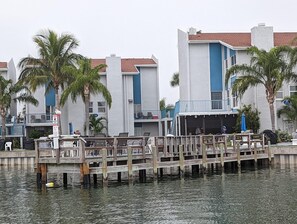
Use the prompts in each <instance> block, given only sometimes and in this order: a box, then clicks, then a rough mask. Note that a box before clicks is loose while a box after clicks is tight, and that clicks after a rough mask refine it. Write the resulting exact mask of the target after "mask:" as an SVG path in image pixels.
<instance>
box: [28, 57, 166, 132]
mask: <svg viewBox="0 0 297 224" xmlns="http://www.w3.org/2000/svg"><path fill="white" fill-rule="evenodd" d="M91 63H92V66H97V65H99V64H106V65H107V67H106V69H104V70H103V71H101V72H100V75H101V78H100V81H101V82H102V83H103V84H104V85H105V86H106V87H107V89H108V90H109V92H110V93H111V96H112V106H111V108H108V105H107V103H106V102H105V100H104V98H103V97H102V95H101V94H99V95H91V99H90V105H89V112H90V114H93V115H94V116H97V117H104V118H106V125H107V134H108V135H110V136H115V135H118V134H119V133H121V132H128V133H129V135H130V136H131V135H136V136H137V135H143V134H144V133H145V132H149V133H150V134H151V135H155V136H157V135H160V134H162V133H165V134H166V131H167V130H165V131H164V130H163V131H162V126H164V123H162V122H165V120H166V119H163V120H162V119H161V113H160V110H159V73H158V61H157V59H156V58H155V57H154V56H152V58H120V57H117V56H115V55H111V56H110V57H106V58H104V59H92V60H91ZM44 92H45V88H44V87H43V88H39V89H38V90H37V91H36V92H35V94H34V95H35V97H37V98H38V100H39V106H37V107H35V106H33V105H29V104H28V105H26V114H27V116H26V118H27V119H26V120H27V122H26V126H27V127H28V128H29V129H39V130H40V131H45V132H46V133H51V125H52V124H51V122H52V114H53V113H54V107H55V97H54V92H53V91H52V92H49V93H48V94H46V95H45V94H44ZM84 114H85V111H84V104H83V102H82V99H81V98H78V99H77V101H76V102H72V101H71V99H70V98H69V99H68V101H67V102H66V104H65V105H64V106H63V108H62V109H61V120H62V132H63V134H70V133H71V132H72V131H73V130H79V131H80V132H81V133H82V134H83V133H84V119H85V116H84ZM29 131H30V130H29Z"/></svg>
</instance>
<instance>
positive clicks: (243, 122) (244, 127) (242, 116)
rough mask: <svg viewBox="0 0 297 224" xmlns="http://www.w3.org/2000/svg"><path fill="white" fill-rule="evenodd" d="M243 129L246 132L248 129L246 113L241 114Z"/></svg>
mask: <svg viewBox="0 0 297 224" xmlns="http://www.w3.org/2000/svg"><path fill="white" fill-rule="evenodd" d="M241 131H242V132H244V131H246V124H245V114H244V113H242V114H241Z"/></svg>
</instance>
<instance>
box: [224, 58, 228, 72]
mask: <svg viewBox="0 0 297 224" xmlns="http://www.w3.org/2000/svg"><path fill="white" fill-rule="evenodd" d="M225 68H226V70H227V69H228V60H227V59H226V60H225Z"/></svg>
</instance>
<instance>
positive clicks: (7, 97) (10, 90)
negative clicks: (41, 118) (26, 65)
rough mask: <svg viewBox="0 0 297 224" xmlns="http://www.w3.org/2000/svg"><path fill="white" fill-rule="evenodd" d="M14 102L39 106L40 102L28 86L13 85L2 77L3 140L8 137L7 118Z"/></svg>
mask: <svg viewBox="0 0 297 224" xmlns="http://www.w3.org/2000/svg"><path fill="white" fill-rule="evenodd" d="M13 96H16V97H13ZM12 100H14V101H19V102H28V103H32V104H33V105H38V101H37V100H36V99H35V98H34V97H33V96H32V95H31V92H30V90H29V89H28V88H27V87H26V86H24V85H22V84H21V83H16V84H13V82H12V80H11V79H9V80H6V79H5V78H4V77H3V76H0V115H1V119H2V129H1V133H2V134H1V138H2V139H4V138H5V136H6V127H5V126H6V119H5V118H6V115H7V113H8V111H9V109H10V105H11V102H12Z"/></svg>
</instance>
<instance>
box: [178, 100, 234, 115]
mask: <svg viewBox="0 0 297 224" xmlns="http://www.w3.org/2000/svg"><path fill="white" fill-rule="evenodd" d="M231 111H232V109H231V107H230V103H229V101H228V100H185V101H179V111H178V112H179V113H186V112H189V113H193V112H195V113H199V112H200V113H205V112H208V113H211V112H231Z"/></svg>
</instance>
